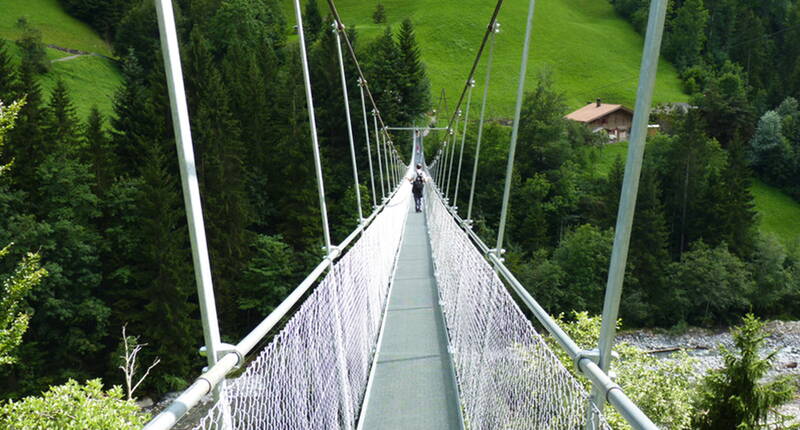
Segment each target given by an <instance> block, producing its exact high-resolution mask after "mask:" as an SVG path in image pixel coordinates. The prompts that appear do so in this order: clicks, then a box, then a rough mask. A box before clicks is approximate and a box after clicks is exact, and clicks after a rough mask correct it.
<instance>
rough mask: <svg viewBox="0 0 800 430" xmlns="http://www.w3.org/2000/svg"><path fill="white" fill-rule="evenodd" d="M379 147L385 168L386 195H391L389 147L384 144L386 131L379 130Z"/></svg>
mask: <svg viewBox="0 0 800 430" xmlns="http://www.w3.org/2000/svg"><path fill="white" fill-rule="evenodd" d="M381 145H382V148H381V149H383V166H384V167H385V168H386V193H387V194H391V193H392V172H391V167H390V166H389V146H388V145H387V144H386V130H381Z"/></svg>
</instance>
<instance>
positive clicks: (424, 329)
mask: <svg viewBox="0 0 800 430" xmlns="http://www.w3.org/2000/svg"><path fill="white" fill-rule="evenodd" d="M385 318H386V321H385V326H384V332H383V336H382V340H381V343H380V345H379V346H378V348H379V350H378V359H377V362H376V370H375V373H374V376H373V380H372V385H371V387H370V388H369V393H368V399H367V403H366V404H365V407H366V414H365V417H364V418H363V423H362V424H363V427H362V428H364V429H461V428H463V426H462V424H461V414H460V412H459V402H458V397H457V393H456V383H455V380H454V379H453V378H454V376H453V371H452V366H451V361H450V355H449V353H448V351H447V335H446V333H445V327H444V321H443V318H442V311H441V308H440V307H439V298H438V293H437V289H436V280H435V278H434V276H433V258H432V256H431V248H430V243H429V241H428V233H427V228H426V224H425V215H424V214H423V213H415V212H414V209H413V206H412V207H411V208H410V213H409V214H408V219H407V221H406V227H405V234H404V239H403V244H402V247H401V249H400V256H399V260H398V266H397V271H396V273H395V279H394V283H393V285H392V289H391V294H390V297H389V305H388V311H387V314H386V317H385Z"/></svg>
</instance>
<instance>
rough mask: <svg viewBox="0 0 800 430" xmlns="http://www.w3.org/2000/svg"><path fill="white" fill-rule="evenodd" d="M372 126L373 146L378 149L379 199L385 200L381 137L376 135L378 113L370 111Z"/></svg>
mask: <svg viewBox="0 0 800 430" xmlns="http://www.w3.org/2000/svg"><path fill="white" fill-rule="evenodd" d="M372 124H373V125H374V126H375V146H376V147H377V148H378V170H379V172H380V175H381V176H380V178H381V199H385V198H386V184H384V182H383V161H381V135H380V134H379V133H378V113H377V112H375V111H374V110H373V111H372Z"/></svg>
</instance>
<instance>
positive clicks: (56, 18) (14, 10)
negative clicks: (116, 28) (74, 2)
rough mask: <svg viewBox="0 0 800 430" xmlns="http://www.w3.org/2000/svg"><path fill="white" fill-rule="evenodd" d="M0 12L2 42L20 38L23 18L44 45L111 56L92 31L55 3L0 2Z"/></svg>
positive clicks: (31, 0)
mask: <svg viewBox="0 0 800 430" xmlns="http://www.w3.org/2000/svg"><path fill="white" fill-rule="evenodd" d="M0 10H2V13H0V37H2V38H4V39H8V40H15V39H16V38H17V37H18V36H19V35H20V30H19V29H18V28H17V27H16V23H17V20H18V19H19V18H20V17H23V16H24V17H25V18H26V19H27V20H28V23H29V24H30V25H31V26H33V27H35V28H37V29H39V30H40V31H41V32H42V40H43V41H44V43H46V44H53V45H58V46H61V47H64V48H72V49H80V50H81V51H88V52H96V53H98V54H102V55H106V56H109V57H110V56H111V46H109V44H108V43H106V42H105V41H103V40H102V39H101V38H100V37H99V36H98V35H97V33H95V32H94V30H92V29H91V27H89V26H88V25H86V24H84V23H82V22H81V21H79V20H77V19H75V18H73V17H71V16H69V15H67V13H66V12H64V9H62V8H61V5H60V4H59V3H58V0H2V2H1V3H0Z"/></svg>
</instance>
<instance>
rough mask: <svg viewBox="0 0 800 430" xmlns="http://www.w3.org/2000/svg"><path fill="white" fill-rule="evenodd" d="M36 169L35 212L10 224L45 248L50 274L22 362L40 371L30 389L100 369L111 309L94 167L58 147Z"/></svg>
mask: <svg viewBox="0 0 800 430" xmlns="http://www.w3.org/2000/svg"><path fill="white" fill-rule="evenodd" d="M35 173H36V174H35V176H34V178H33V180H34V181H35V182H34V184H35V186H36V187H37V189H36V192H35V193H31V194H30V195H29V197H28V199H27V200H28V202H29V203H30V204H31V211H32V212H33V215H34V216H32V217H26V218H19V219H16V220H15V223H14V224H13V225H12V226H11V231H12V232H17V233H16V235H17V237H18V238H19V240H18V243H20V244H21V245H24V247H26V248H33V247H39V249H40V250H41V251H40V253H41V255H42V261H43V264H42V266H43V267H44V268H45V269H46V270H47V271H48V273H49V276H48V277H47V278H46V279H45V280H44V281H43V282H42V284H41V286H40V287H39V288H37V289H36V291H34V292H33V294H32V298H31V305H32V307H33V308H34V309H36V311H37V312H36V313H35V314H34V315H33V318H32V319H31V325H30V330H29V333H30V339H31V341H30V342H28V343H26V344H25V345H23V359H22V361H21V362H24V363H25V364H24V366H22V368H27V369H29V371H31V372H33V374H34V375H36V378H35V379H32V380H31V379H28V380H27V381H26V382H28V383H33V384H34V385H32V386H29V387H27V389H29V390H36V389H39V388H41V387H42V386H43V385H47V384H52V383H54V382H57V381H59V380H61V379H63V378H65V377H67V376H72V377H86V376H89V375H91V374H94V373H95V372H98V371H99V370H100V369H102V363H103V362H104V361H103V360H102V359H101V353H102V350H103V347H104V344H103V341H104V339H105V336H106V335H107V334H108V332H107V320H108V316H109V312H110V311H109V309H108V307H107V305H106V304H105V303H103V302H102V301H101V300H100V299H99V293H100V292H99V287H100V280H101V267H100V262H99V250H98V246H99V241H100V237H99V235H98V234H97V232H96V230H95V228H94V220H95V218H96V217H97V216H99V211H98V202H97V198H96V196H95V195H94V194H93V193H92V191H91V186H92V183H93V180H92V175H91V173H90V171H89V167H88V166H86V165H85V164H83V163H81V162H80V161H79V160H78V159H77V158H76V156H75V155H73V154H72V153H70V152H69V151H67V150H66V148H60V149H59V150H57V151H55V152H52V153H49V154H47V155H45V157H44V159H43V160H42V162H41V163H40V164H39V165H38V166H37V167H36V170H35ZM42 345H58V347H56V348H42V347H41V346H42Z"/></svg>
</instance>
